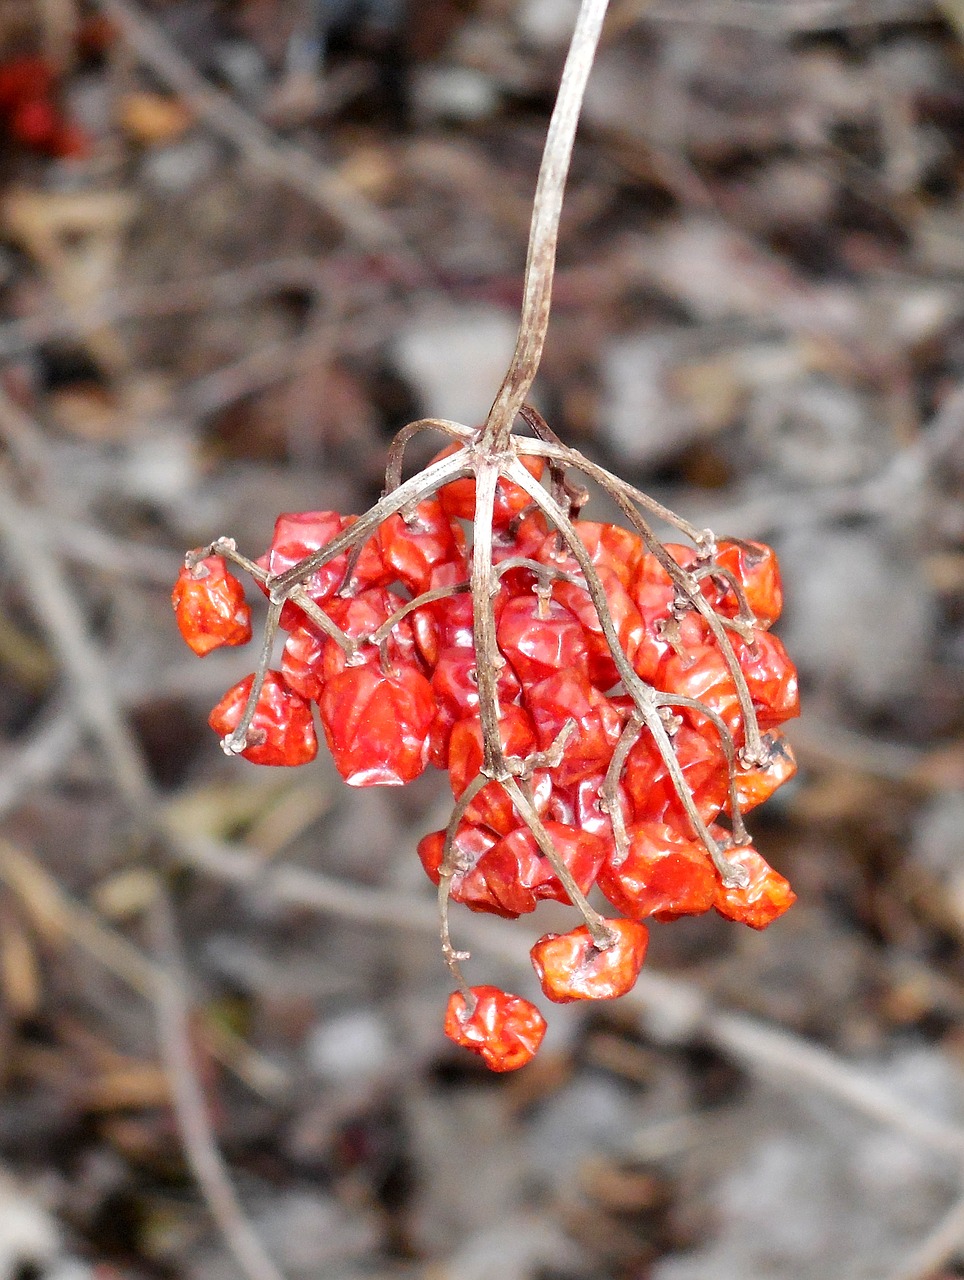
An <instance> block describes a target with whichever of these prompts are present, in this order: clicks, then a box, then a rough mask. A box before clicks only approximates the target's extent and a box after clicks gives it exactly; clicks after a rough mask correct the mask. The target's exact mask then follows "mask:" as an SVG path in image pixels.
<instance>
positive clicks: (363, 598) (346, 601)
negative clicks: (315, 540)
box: [320, 587, 419, 683]
mask: <svg viewBox="0 0 964 1280" xmlns="http://www.w3.org/2000/svg"><path fill="white" fill-rule="evenodd" d="M404 604H405V601H404V600H403V599H402V598H401V596H397V595H395V593H394V592H392V591H386V590H385V588H384V587H369V588H367V589H365V590H363V591H359V592H358V593H357V594H356V595H353V596H337V597H335V598H333V599H331V600H329V601H328V603H327V604H326V605H325V612H326V613H327V614H328V616H329V618H331V620H332V622H334V624H335V625H336V626H337V627H340V628H341V630H342V631H344V633H345V634H346V635H347V636H349V637H350V638H351V639H352V640H362V639H364V638H366V637H369V636H372V635H374V633H375V632H376V631H377V630H378V628H379V627H380V626H382V624H383V623H385V622H387V621H388V619H389V618H390V617H392V615H393V614H395V613H397V612H398V610H399V609H401V608H402V607H403V606H404ZM384 653H385V661H386V663H387V665H388V666H389V667H390V668H392V669H397V668H399V667H403V666H414V667H416V668H418V667H419V659H418V653H417V648H416V645H415V636H414V634H413V632H412V624H411V622H410V621H409V619H408V617H407V616H406V617H404V618H401V619H400V620H399V621H398V622H396V623H395V625H394V627H392V630H391V633H390V634H389V636H388V638H387V640H386V641H385V642H384ZM381 660H382V655H381V652H380V648H379V646H378V645H373V644H362V645H360V646H359V648H358V650H357V651H356V653H355V656H354V658H353V659H352V663H351V665H352V666H358V667H360V666H369V667H372V666H378V665H379V663H380V662H381ZM347 666H348V659H347V657H346V656H345V651H344V649H343V648H342V647H341V645H340V644H338V642H337V641H336V640H333V639H332V638H331V637H330V636H326V637H325V641H324V644H323V645H322V649H321V672H320V675H321V680H322V682H323V683H327V682H328V681H329V680H333V679H334V678H335V676H338V675H341V673H342V672H343V671H344V670H345V668H346V667H347Z"/></svg>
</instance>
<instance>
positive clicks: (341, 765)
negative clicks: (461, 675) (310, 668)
mask: <svg viewBox="0 0 964 1280" xmlns="http://www.w3.org/2000/svg"><path fill="white" fill-rule="evenodd" d="M318 705H319V709H320V711H321V722H322V725H323V727H324V730H325V737H326V738H327V740H328V747H329V749H330V751H331V754H332V758H333V760H334V762H335V767H336V768H337V770H338V772H339V773H340V774H341V776H342V777H343V778H344V779H345V781H346V782H347V783H348V785H349V786H352V787H375V786H383V787H384V786H389V787H390V786H402V785H404V783H406V782H412V781H413V780H414V779H415V778H417V777H418V776H419V774H421V773H422V772H423V770H424V769H425V765H426V762H427V757H428V732H429V728H430V726H431V724H432V721H433V719H434V718H435V698H434V696H433V694H432V686H431V685H430V684H429V682H428V681H427V680H426V679H425V677H424V676H423V675H422V673H421V672H420V671H416V670H415V669H414V668H412V667H403V668H402V669H401V670H400V671H399V672H398V673H397V674H393V675H388V674H386V673H385V672H384V671H382V670H381V669H380V668H379V667H377V666H373V667H370V666H362V667H346V668H345V670H344V671H343V672H342V673H341V675H337V676H335V677H334V679H333V680H331V681H330V682H329V683H328V684H326V685H325V688H324V691H323V692H322V695H321V700H320V702H319V704H318Z"/></svg>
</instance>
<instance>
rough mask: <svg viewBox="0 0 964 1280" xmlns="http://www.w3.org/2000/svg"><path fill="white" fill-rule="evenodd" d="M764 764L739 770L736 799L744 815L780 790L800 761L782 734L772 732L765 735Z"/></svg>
mask: <svg viewBox="0 0 964 1280" xmlns="http://www.w3.org/2000/svg"><path fill="white" fill-rule="evenodd" d="M763 753H764V757H765V758H764V761H763V763H762V764H754V765H743V764H740V763H739V762H738V763H737V767H736V800H737V804H738V805H739V807H740V812H741V813H749V812H750V810H751V809H755V808H756V806H757V805H758V804H762V803H763V801H764V800H769V798H770V796H772V795H773V793H774V791H776V790H777V788H778V787H782V786H783V784H784V783H785V782H789V780H790V779H791V778H792V777H793V775H794V774H795V773H796V771H797V762H796V759H795V758H794V755H793V750H792V749H791V747H790V743H789V742H788V741H787V740H786V738H785V737H784V736H783V734H782V733H780V732H779V731H777V730H773V731H771V732H770V733H765V734H764V735H763Z"/></svg>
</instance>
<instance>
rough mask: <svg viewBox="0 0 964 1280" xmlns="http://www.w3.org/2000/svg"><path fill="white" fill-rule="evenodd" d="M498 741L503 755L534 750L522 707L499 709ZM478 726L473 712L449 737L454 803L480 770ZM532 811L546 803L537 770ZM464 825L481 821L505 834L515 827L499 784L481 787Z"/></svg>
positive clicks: (543, 776) (544, 777) (545, 780)
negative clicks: (500, 712) (534, 806)
mask: <svg viewBox="0 0 964 1280" xmlns="http://www.w3.org/2000/svg"><path fill="white" fill-rule="evenodd" d="M499 739H500V741H501V744H502V750H503V752H504V753H505V754H506V755H507V756H520V757H523V758H524V757H526V756H528V755H530V754H531V753H532V752H533V751H534V750H535V745H536V735H535V729H534V728H533V725H532V721H531V719H530V718H529V716H528V714H527V713H526V712H525V711H524V710H523V709H522V707H517V706H508V707H503V708H502V714H501V716H500V717H499ZM483 759H484V753H483V749H482V725H481V722H480V720H479V716H478V713H477V712H473V713H472V715H470V716H467V717H466V718H465V719H464V720H459V721H457V722H456V724H455V725H454V726H453V728H452V734H451V737H450V738H449V781H450V782H451V784H452V794H453V795H454V796H455V798H456V800H457V799H458V798H459V796H461V794H462V792H463V791H464V790H465V788H466V787H467V786H468V785H469V783H470V782H472V781H473V780H474V779H475V778H477V777H478V775H479V771H480V769H481V768H482V762H483ZM533 790H534V800H535V805H536V808H537V809H538V810H539V811H540V812H541V811H544V810H545V807H546V804H548V801H549V790H550V784H549V775H548V774H547V773H546V772H545V771H543V770H538V771H537V772H536V774H535V777H534V778H533ZM465 817H466V820H467V821H468V822H481V823H482V824H483V825H485V826H488V827H492V829H493V830H494V831H498V832H500V833H501V834H503V835H504V834H506V833H507V832H509V831H512V830H513V828H515V827H517V826H518V825H519V822H520V821H521V819H520V818H519V816H518V815H517V814H516V812H515V809H514V807H513V804H512V801H511V800H510V799H509V797H508V795H507V794H506V791H505V788H504V787H503V786H502V784H501V782H489V783H487V784H486V786H484V787H483V788H482V790H481V791H480V792H479V794H478V795H477V796H476V797H475V799H474V800H473V801H472V803H471V804H470V805H469V806H468V808H467V809H466V812H465Z"/></svg>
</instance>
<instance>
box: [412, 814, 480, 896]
mask: <svg viewBox="0 0 964 1280" xmlns="http://www.w3.org/2000/svg"><path fill="white" fill-rule="evenodd" d="M498 839H499V837H498V835H497V834H496V833H495V832H494V831H491V830H490V829H489V828H488V827H479V826H473V824H472V823H470V822H460V823H459V826H458V829H457V830H456V832H455V837H454V839H453V841H452V846H453V854H452V866H453V869H454V870H453V875H452V893H453V895H455V897H456V901H460V899H459V898H458V896H457V895H458V893H459V891H460V885H461V882H462V879H463V878H464V877H465V875H466V873H467V872H469V871H471V870H472V868H473V867H474V866H475V864H476V863H477V862H478V860H479V858H481V857H482V855H483V854H484V853H488V851H489V850H490V849H491V848H492V846H493V845H494V844H496V843H497V842H498ZM444 853H445V832H444V831H430V832H429V833H428V835H427V836H423V837H422V839H421V840H420V841H419V842H418V857H419V861H420V862H421V864H422V866H423V867H424V868H425V874H426V875H427V876H428V878H429V879H430V880H431V881H432V883H433V884H438V882H439V872H440V870H441V866H442V858H443V855H444Z"/></svg>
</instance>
